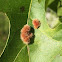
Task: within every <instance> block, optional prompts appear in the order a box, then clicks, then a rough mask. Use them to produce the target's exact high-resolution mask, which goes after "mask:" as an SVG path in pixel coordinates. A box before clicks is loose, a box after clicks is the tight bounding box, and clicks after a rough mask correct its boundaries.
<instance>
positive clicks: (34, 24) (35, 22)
mask: <svg viewBox="0 0 62 62" xmlns="http://www.w3.org/2000/svg"><path fill="white" fill-rule="evenodd" d="M32 24H33V26H34V28H35V29H38V28H39V27H40V24H41V23H40V21H39V20H38V19H34V20H33V21H32Z"/></svg>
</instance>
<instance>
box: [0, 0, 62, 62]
mask: <svg viewBox="0 0 62 62" xmlns="http://www.w3.org/2000/svg"><path fill="white" fill-rule="evenodd" d="M0 2H3V1H1V0H0ZM5 2H6V3H5V5H4V6H5V7H4V6H3V4H0V6H2V7H1V9H0V10H3V9H4V10H3V12H6V13H7V15H8V17H9V19H10V23H11V31H10V33H11V34H10V38H9V41H8V44H7V47H6V49H5V51H4V53H3V55H2V56H1V58H0V62H51V61H52V60H54V59H55V58H54V57H56V56H57V55H59V54H61V55H62V53H61V52H62V42H61V41H56V40H54V39H52V37H51V36H52V35H53V34H54V33H55V32H54V30H52V29H50V28H49V26H48V24H47V21H46V17H45V0H40V1H39V0H31V3H30V8H29V13H28V19H27V12H28V7H29V2H30V1H29V0H27V1H25V0H22V1H20V0H18V1H16V0H11V1H7V0H6V1H5ZM9 3H10V4H9ZM16 3H17V4H16ZM7 4H8V5H7ZM9 6H10V7H9ZM20 6H21V8H20ZM24 8H25V11H24ZM9 9H10V10H9ZM20 9H21V10H22V11H21V12H20ZM26 19H27V24H28V25H30V26H31V27H32V28H33V25H32V20H33V19H38V20H39V21H40V23H41V26H40V27H39V28H38V29H34V31H35V32H34V35H35V37H34V40H33V41H31V42H33V43H32V44H29V45H24V44H23V43H22V41H21V40H20V29H21V28H22V26H23V25H24V24H25V23H26V21H25V20H26ZM50 31H51V32H50ZM52 33H53V34H52ZM50 35H51V36H50Z"/></svg>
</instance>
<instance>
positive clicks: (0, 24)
mask: <svg viewBox="0 0 62 62" xmlns="http://www.w3.org/2000/svg"><path fill="white" fill-rule="evenodd" d="M8 32H9V20H8V17H7V15H6V14H5V13H2V12H0V53H1V52H2V49H3V48H4V46H5V43H6V40H7V37H8Z"/></svg>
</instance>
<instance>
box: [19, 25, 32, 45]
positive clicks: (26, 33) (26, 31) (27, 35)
mask: <svg viewBox="0 0 62 62" xmlns="http://www.w3.org/2000/svg"><path fill="white" fill-rule="evenodd" d="M30 30H31V28H30V26H29V25H24V27H23V28H22V29H21V35H20V37H21V39H22V41H23V43H25V44H29V43H30V39H31V38H32V36H33V33H31V32H30Z"/></svg>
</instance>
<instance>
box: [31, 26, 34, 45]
mask: <svg viewBox="0 0 62 62" xmlns="http://www.w3.org/2000/svg"><path fill="white" fill-rule="evenodd" d="M30 32H31V33H33V36H32V38H31V39H30V44H33V43H34V38H35V35H34V29H33V28H32V27H31V31H30Z"/></svg>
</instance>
